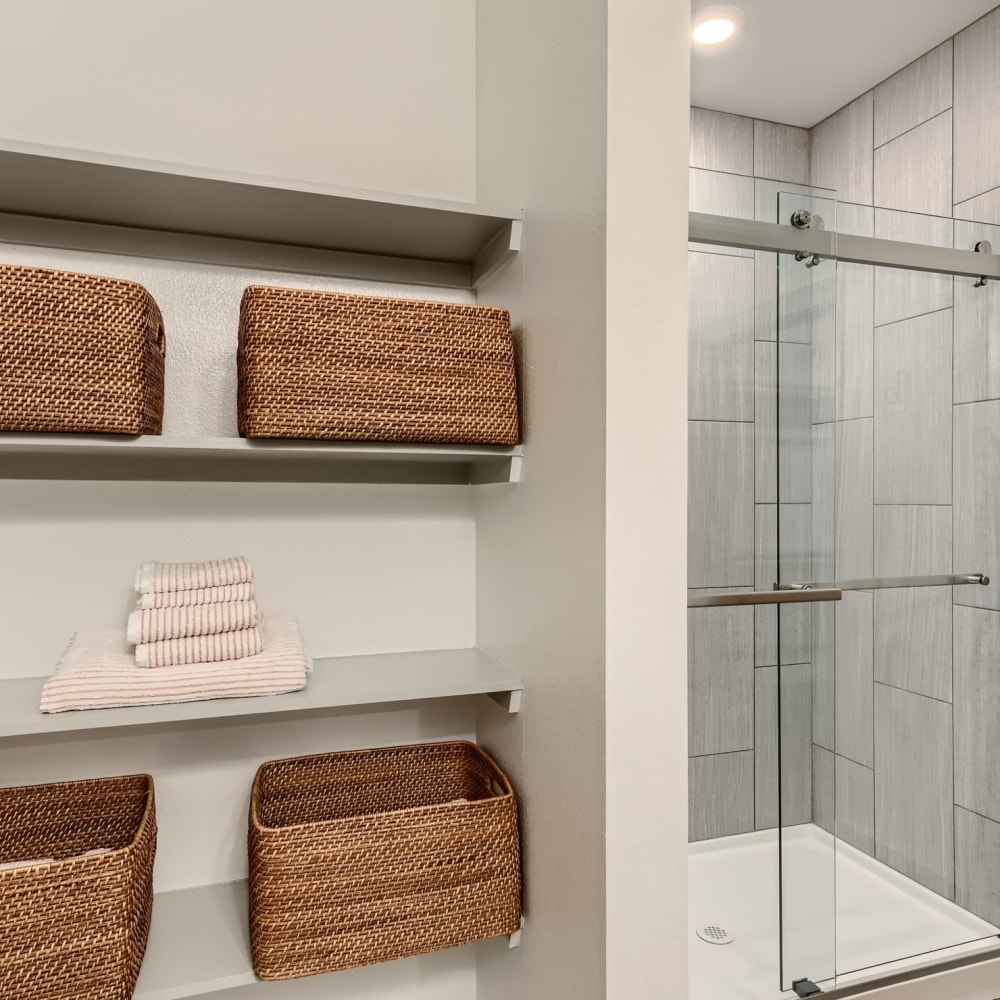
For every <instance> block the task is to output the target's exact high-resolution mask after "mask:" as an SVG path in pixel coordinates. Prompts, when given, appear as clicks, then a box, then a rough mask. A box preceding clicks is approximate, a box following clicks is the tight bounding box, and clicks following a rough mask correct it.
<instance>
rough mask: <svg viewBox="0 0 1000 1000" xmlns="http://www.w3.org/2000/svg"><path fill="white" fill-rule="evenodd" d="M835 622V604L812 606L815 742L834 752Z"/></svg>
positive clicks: (835, 743)
mask: <svg viewBox="0 0 1000 1000" xmlns="http://www.w3.org/2000/svg"><path fill="white" fill-rule="evenodd" d="M836 620H837V608H836V607H835V605H833V604H814V605H813V620H812V639H813V652H812V664H813V743H815V744H817V745H818V746H821V747H825V748H826V749H827V750H831V751H832V750H833V749H834V748H835V747H836V745H837V742H836V738H835V735H834V699H835V690H836V681H835V676H836V659H835V657H836V644H835V636H836V631H835V629H836Z"/></svg>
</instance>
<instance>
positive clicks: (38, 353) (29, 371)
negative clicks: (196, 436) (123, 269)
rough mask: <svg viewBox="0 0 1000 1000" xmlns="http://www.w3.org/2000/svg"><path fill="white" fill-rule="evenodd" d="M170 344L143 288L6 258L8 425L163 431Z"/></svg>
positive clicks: (2, 289)
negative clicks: (10, 262) (166, 357)
mask: <svg viewBox="0 0 1000 1000" xmlns="http://www.w3.org/2000/svg"><path fill="white" fill-rule="evenodd" d="M165 345H166V341H165V337H164V331H163V318H162V317H161V316H160V310H159V309H158V308H157V305H156V302H155V301H154V300H153V297H152V296H151V295H150V294H149V292H147V291H146V289H145V288H143V287H142V285H137V284H135V282H132V281H122V280H120V279H117V278H102V277H98V276H96V275H90V274H73V273H71V272H69V271H50V270H47V269H44V268H38V267H16V266H11V265H0V431H57V432H82V433H104V434H159V433H160V432H161V430H162V425H163V356H164V351H165Z"/></svg>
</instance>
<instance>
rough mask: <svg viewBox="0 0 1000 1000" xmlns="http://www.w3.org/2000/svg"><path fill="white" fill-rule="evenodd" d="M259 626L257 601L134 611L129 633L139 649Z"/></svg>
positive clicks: (129, 623)
mask: <svg viewBox="0 0 1000 1000" xmlns="http://www.w3.org/2000/svg"><path fill="white" fill-rule="evenodd" d="M256 624H257V602H256V601H238V602H237V601H227V602H224V603H222V604H193V605H189V606H185V607H180V608H150V609H149V610H140V611H133V612H132V613H131V614H130V615H129V616H128V625H127V627H126V629H125V633H126V636H127V637H128V641H129V642H131V643H132V644H133V645H136V646H137V645H139V643H142V642H162V641H163V640H164V639H183V638H186V637H187V636H196V635H218V634H219V633H220V632H236V631H237V630H239V629H245V628H253V627H254V626H255V625H256ZM258 652H259V651H258ZM226 659H229V657H226Z"/></svg>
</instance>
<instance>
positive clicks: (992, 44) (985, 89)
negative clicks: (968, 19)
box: [955, 11, 1000, 202]
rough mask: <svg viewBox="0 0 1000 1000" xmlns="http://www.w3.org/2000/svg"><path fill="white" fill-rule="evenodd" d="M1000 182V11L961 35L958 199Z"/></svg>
mask: <svg viewBox="0 0 1000 1000" xmlns="http://www.w3.org/2000/svg"><path fill="white" fill-rule="evenodd" d="M995 187H1000V11H994V12H993V13H992V14H989V15H987V16H986V17H984V18H983V19H982V20H980V21H977V22H976V23H975V24H973V25H971V26H970V27H968V28H966V29H965V31H962V32H960V33H959V34H958V35H956V36H955V201H956V202H959V201H965V200H966V199H968V198H973V197H975V196H976V195H978V194H982V193H983V192H984V191H989V190H991V189H992V188H995Z"/></svg>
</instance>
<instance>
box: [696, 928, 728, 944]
mask: <svg viewBox="0 0 1000 1000" xmlns="http://www.w3.org/2000/svg"><path fill="white" fill-rule="evenodd" d="M695 933H696V934H697V935H698V937H700V938H701V939H702V941H707V942H708V943H709V944H730V943H731V942H732V940H733V936H732V934H730V933H729V931H727V930H726V928H725V927H720V926H719V925H718V924H706V925H705V926H704V927H697V928H695Z"/></svg>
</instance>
